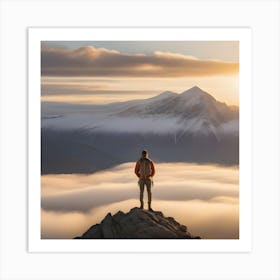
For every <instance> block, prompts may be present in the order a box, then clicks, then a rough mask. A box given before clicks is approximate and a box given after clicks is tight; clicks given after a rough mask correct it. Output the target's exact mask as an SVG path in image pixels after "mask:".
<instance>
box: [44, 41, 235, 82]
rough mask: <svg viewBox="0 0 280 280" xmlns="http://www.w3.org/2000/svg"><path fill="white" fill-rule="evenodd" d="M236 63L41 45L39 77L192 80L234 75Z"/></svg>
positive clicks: (166, 54)
mask: <svg viewBox="0 0 280 280" xmlns="http://www.w3.org/2000/svg"><path fill="white" fill-rule="evenodd" d="M238 71H239V64H238V63H235V62H225V61H218V60H201V59H198V58H195V57H191V56H186V55H182V54H175V53H169V52H154V53H153V54H152V55H146V54H122V53H120V52H118V51H115V50H109V49H105V48H98V49H97V48H94V47H92V46H87V47H81V48H78V49H74V50H70V49H65V48H54V47H53V48H52V47H46V46H43V47H42V50H41V74H42V76H89V77H90V76H94V77H96V76H99V77H194V76H213V75H227V74H235V73H238Z"/></svg>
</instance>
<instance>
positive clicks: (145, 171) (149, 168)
mask: <svg viewBox="0 0 280 280" xmlns="http://www.w3.org/2000/svg"><path fill="white" fill-rule="evenodd" d="M134 172H135V174H136V176H137V177H138V178H139V181H138V184H139V187H140V203H141V205H140V208H141V209H143V207H144V201H143V194H144V188H145V185H146V187H147V192H148V206H149V210H150V211H153V209H152V206H151V204H152V191H151V188H152V183H153V181H152V178H153V176H154V175H155V166H154V163H153V161H152V160H150V159H149V158H148V152H147V151H146V150H144V151H142V156H141V158H140V159H139V160H138V161H137V162H136V165H135V170H134Z"/></svg>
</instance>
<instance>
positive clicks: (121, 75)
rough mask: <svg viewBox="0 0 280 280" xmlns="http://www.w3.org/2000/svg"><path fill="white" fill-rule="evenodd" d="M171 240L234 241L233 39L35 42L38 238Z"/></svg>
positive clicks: (236, 168) (235, 79) (235, 49)
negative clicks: (38, 56) (38, 132)
mask: <svg viewBox="0 0 280 280" xmlns="http://www.w3.org/2000/svg"><path fill="white" fill-rule="evenodd" d="M179 238H180V239H198V241H197V242H200V241H199V239H239V42H238V41H41V239H73V242H76V239H179ZM74 239H75V240H74Z"/></svg>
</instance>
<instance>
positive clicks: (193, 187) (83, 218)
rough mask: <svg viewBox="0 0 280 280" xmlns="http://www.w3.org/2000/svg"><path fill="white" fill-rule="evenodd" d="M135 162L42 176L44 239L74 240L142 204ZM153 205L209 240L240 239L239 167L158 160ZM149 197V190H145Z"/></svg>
mask: <svg viewBox="0 0 280 280" xmlns="http://www.w3.org/2000/svg"><path fill="white" fill-rule="evenodd" d="M133 169H134V163H125V164H121V165H119V166H117V167H115V168H112V169H109V170H105V171H101V172H97V173H95V174H91V175H81V174H60V175H43V176H42V177H41V182H42V186H41V194H42V198H41V206H42V211H41V221H42V228H41V230H42V238H73V237H75V236H77V235H81V234H82V233H83V232H85V231H86V230H87V229H88V228H89V227H90V226H91V225H93V224H96V223H99V222H100V221H101V220H102V219H103V218H104V216H105V215H106V214H107V213H108V212H111V213H112V214H114V213H116V212H117V211H118V210H122V211H124V212H127V211H129V209H131V208H133V207H135V206H137V205H138V204H139V200H138V197H139V188H138V186H137V179H136V176H135V175H134V173H133ZM156 172H157V173H156V176H155V185H154V187H153V189H152V191H153V207H154V208H155V209H157V210H160V211H162V212H163V213H164V214H165V215H166V216H172V217H174V218H175V219H176V220H178V221H179V222H180V223H183V224H185V225H187V226H188V227H189V229H190V231H191V232H192V233H193V234H196V235H201V236H204V237H207V238H238V216H239V179H238V167H237V166H236V167H223V166H215V165H199V164H189V163H172V164H170V163H161V164H156ZM144 195H145V201H146V200H147V198H146V195H147V194H146V192H145V194H144Z"/></svg>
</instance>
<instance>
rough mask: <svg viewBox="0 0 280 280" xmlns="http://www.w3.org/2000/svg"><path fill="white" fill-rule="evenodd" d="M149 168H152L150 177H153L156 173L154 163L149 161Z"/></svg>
mask: <svg viewBox="0 0 280 280" xmlns="http://www.w3.org/2000/svg"><path fill="white" fill-rule="evenodd" d="M151 168H152V174H151V177H153V176H154V175H155V173H156V170H155V166H154V163H153V162H152V161H151Z"/></svg>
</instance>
